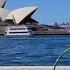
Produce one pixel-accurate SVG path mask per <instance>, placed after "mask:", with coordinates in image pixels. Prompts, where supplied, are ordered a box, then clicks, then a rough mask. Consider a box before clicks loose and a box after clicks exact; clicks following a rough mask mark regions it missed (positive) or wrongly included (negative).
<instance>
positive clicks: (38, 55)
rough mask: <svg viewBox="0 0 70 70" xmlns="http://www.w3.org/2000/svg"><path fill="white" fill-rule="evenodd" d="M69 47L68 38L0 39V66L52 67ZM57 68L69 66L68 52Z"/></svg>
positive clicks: (69, 55)
mask: <svg viewBox="0 0 70 70" xmlns="http://www.w3.org/2000/svg"><path fill="white" fill-rule="evenodd" d="M69 47H70V36H69V35H68V36H57V35H50V36H48V35H45V36H34V37H13V38H12V37H0V66H22V65H23V66H53V65H54V63H55V61H56V59H57V58H58V56H59V55H60V54H61V53H62V52H63V51H64V50H65V49H67V48H69ZM58 65H59V66H63V65H64V66H70V52H68V53H67V54H66V55H64V56H63V57H62V58H61V59H60V61H59V63H58Z"/></svg>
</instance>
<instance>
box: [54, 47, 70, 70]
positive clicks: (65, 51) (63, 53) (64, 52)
mask: <svg viewBox="0 0 70 70" xmlns="http://www.w3.org/2000/svg"><path fill="white" fill-rule="evenodd" d="M68 51H70V48H67V49H66V50H64V51H63V52H62V53H61V54H60V56H59V57H58V58H57V60H56V62H55V64H54V68H53V70H55V69H56V66H57V64H58V62H59V60H60V59H61V58H62V56H63V55H65V54H66V53H67V52H68Z"/></svg>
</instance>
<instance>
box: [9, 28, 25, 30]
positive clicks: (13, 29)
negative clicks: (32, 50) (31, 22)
mask: <svg viewBox="0 0 70 70" xmlns="http://www.w3.org/2000/svg"><path fill="white" fill-rule="evenodd" d="M10 30H25V28H11V29H10Z"/></svg>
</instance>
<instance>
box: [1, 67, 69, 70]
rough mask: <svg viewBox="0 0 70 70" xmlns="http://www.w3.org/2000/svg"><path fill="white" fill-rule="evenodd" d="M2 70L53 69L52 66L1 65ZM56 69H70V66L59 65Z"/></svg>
mask: <svg viewBox="0 0 70 70" xmlns="http://www.w3.org/2000/svg"><path fill="white" fill-rule="evenodd" d="M0 70H53V67H52V66H44V67H43V66H33V67H31V66H10V67H9V66H7V67H4V66H1V67H0ZM56 70H70V66H58V67H57V68H56Z"/></svg>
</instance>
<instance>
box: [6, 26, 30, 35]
mask: <svg viewBox="0 0 70 70" xmlns="http://www.w3.org/2000/svg"><path fill="white" fill-rule="evenodd" d="M5 35H6V36H14V35H16V36H19V35H22V36H23V35H31V32H30V31H29V30H28V28H27V27H26V26H25V25H18V26H7V27H6V29H5Z"/></svg>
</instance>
